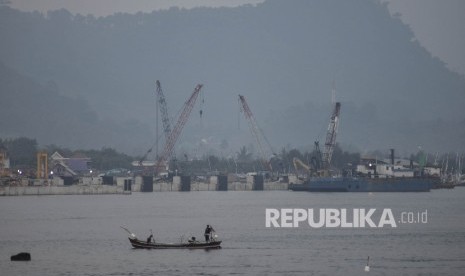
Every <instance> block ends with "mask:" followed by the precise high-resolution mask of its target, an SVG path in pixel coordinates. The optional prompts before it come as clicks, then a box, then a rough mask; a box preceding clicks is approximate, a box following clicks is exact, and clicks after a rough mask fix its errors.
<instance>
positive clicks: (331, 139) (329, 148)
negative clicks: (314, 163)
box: [322, 102, 341, 172]
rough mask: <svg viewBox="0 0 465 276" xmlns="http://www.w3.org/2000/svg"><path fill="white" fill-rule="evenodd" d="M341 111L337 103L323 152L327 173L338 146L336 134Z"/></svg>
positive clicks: (323, 161)
mask: <svg viewBox="0 0 465 276" xmlns="http://www.w3.org/2000/svg"><path fill="white" fill-rule="evenodd" d="M340 110H341V103H339V102H336V104H335V106H334V110H333V113H332V114H331V118H330V121H329V125H328V131H327V132H326V141H325V151H324V152H323V160H322V167H323V170H325V171H326V172H328V171H329V169H330V165H331V158H332V156H333V151H334V147H335V146H336V134H337V128H338V125H339V113H340Z"/></svg>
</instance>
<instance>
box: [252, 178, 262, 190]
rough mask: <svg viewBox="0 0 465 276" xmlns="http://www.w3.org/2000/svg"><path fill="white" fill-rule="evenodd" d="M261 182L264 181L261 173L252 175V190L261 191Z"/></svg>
mask: <svg viewBox="0 0 465 276" xmlns="http://www.w3.org/2000/svg"><path fill="white" fill-rule="evenodd" d="M263 183H264V178H263V175H254V176H253V190H254V191H263Z"/></svg>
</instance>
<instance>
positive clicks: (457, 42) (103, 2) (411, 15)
mask: <svg viewBox="0 0 465 276" xmlns="http://www.w3.org/2000/svg"><path fill="white" fill-rule="evenodd" d="M10 1H11V6H12V7H14V8H18V9H20V10H25V11H33V10H39V11H42V12H46V11H47V10H55V9H60V8H66V9H67V10H69V11H70V12H72V13H81V14H89V13H90V14H94V15H95V16H105V15H109V14H113V13H115V12H128V13H136V12H138V11H143V12H151V11H153V10H159V9H168V8H170V7H173V6H177V7H183V8H193V7H196V6H209V7H220V6H228V7H233V6H238V5H243V4H248V3H250V4H256V3H260V2H262V1H263V0H131V1H129V0H34V1H31V0H10ZM383 1H387V2H389V3H390V4H389V8H390V10H391V12H392V13H396V12H399V13H401V14H402V17H401V18H402V20H403V21H404V22H405V23H407V24H408V25H410V26H411V28H412V30H413V31H414V33H415V36H416V37H417V39H418V41H419V42H420V43H421V44H422V45H423V46H424V47H425V48H426V49H428V50H429V51H430V52H431V53H432V54H433V56H437V57H439V58H440V59H441V60H443V61H444V62H446V63H447V64H448V67H449V68H450V69H451V70H453V71H456V72H459V73H461V74H463V75H465V51H464V50H463V49H465V31H464V30H465V1H464V0H383Z"/></svg>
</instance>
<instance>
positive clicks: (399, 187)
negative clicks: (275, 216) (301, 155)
mask: <svg viewBox="0 0 465 276" xmlns="http://www.w3.org/2000/svg"><path fill="white" fill-rule="evenodd" d="M436 181H437V179H434V178H428V177H412V178H409V177H405V178H403V177H399V178H363V177H361V178H356V177H321V178H311V179H310V180H308V181H306V182H305V183H303V184H290V185H289V189H290V190H292V191H307V192H429V191H430V190H431V188H432V187H433V185H434V184H435V182H436Z"/></svg>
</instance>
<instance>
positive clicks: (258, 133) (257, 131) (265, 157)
mask: <svg viewBox="0 0 465 276" xmlns="http://www.w3.org/2000/svg"><path fill="white" fill-rule="evenodd" d="M239 102H240V104H241V110H242V111H243V112H244V116H245V118H246V119H247V121H248V122H249V127H250V131H251V132H252V133H253V135H254V136H255V139H256V140H257V145H258V149H259V151H260V154H261V156H262V163H263V166H264V167H265V168H268V169H269V170H270V171H272V170H273V168H272V167H271V163H270V162H269V158H270V156H271V154H273V150H272V147H271V144H270V142H269V141H268V139H267V138H266V136H265V135H264V133H263V131H262V130H261V128H260V127H258V124H257V121H256V120H255V117H254V116H253V114H252V111H251V110H250V108H249V105H248V104H247V102H246V100H245V97H244V96H242V95H239ZM263 141H265V142H266V144H267V146H268V148H269V149H270V151H269V152H267V151H265V149H264V147H263ZM269 153H271V154H269Z"/></svg>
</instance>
